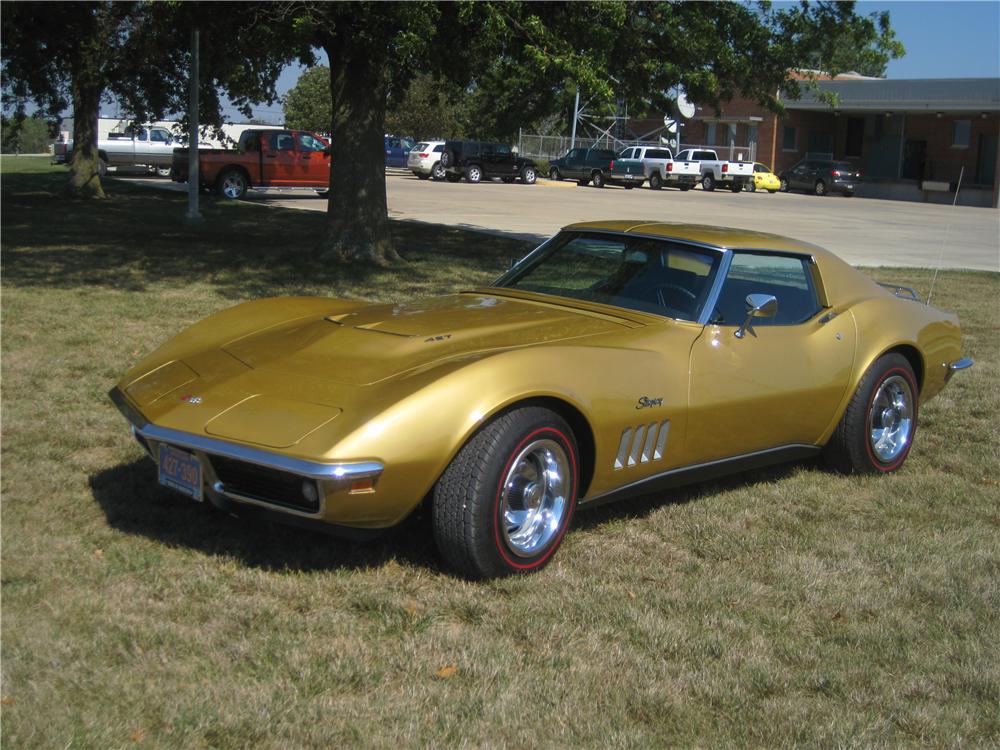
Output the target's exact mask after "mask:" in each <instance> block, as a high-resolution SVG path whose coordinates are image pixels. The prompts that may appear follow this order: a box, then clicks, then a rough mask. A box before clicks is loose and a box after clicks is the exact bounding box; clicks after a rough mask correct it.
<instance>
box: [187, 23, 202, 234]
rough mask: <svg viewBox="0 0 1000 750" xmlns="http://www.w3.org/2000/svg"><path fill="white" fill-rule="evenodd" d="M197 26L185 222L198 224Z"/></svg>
mask: <svg viewBox="0 0 1000 750" xmlns="http://www.w3.org/2000/svg"><path fill="white" fill-rule="evenodd" d="M198 64H199V59H198V28H197V27H195V28H193V29H192V30H191V81H190V84H189V92H188V207H187V213H185V214H184V223H185V224H200V223H201V222H202V221H204V219H203V218H202V215H201V212H200V211H199V210H198V197H199V194H198V189H199V187H200V185H199V180H198V124H199V117H198V82H199V81H200V80H201V76H200V74H199V71H198Z"/></svg>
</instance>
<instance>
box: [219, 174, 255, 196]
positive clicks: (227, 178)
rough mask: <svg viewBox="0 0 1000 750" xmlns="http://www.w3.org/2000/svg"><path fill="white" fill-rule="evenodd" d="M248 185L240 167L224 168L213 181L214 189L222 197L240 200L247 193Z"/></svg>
mask: <svg viewBox="0 0 1000 750" xmlns="http://www.w3.org/2000/svg"><path fill="white" fill-rule="evenodd" d="M249 187H250V185H249V183H248V182H247V176H246V174H245V173H244V172H243V170H242V169H236V168H232V169H226V170H224V171H223V172H222V174H220V175H219V179H218V180H216V182H215V191H216V192H217V193H218V194H219V195H221V196H222V197H223V198H229V199H230V200H237V201H238V200H240V199H241V198H242V197H243V196H245V195H246V194H247V189H248V188H249Z"/></svg>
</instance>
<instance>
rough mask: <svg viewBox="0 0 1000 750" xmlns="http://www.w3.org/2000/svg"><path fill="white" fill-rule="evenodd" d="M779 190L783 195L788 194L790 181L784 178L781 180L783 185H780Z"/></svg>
mask: <svg viewBox="0 0 1000 750" xmlns="http://www.w3.org/2000/svg"><path fill="white" fill-rule="evenodd" d="M778 190H780V191H781V192H782V193H787V192H788V180H786V179H785V178H784V177H782V178H781V183H780V184H779V185H778Z"/></svg>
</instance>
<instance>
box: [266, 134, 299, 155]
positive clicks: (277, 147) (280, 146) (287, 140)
mask: <svg viewBox="0 0 1000 750" xmlns="http://www.w3.org/2000/svg"><path fill="white" fill-rule="evenodd" d="M267 147H268V148H269V149H270V150H271V151H294V150H295V139H294V138H293V137H292V134H291V133H283V132H281V131H276V132H274V133H268V134H267Z"/></svg>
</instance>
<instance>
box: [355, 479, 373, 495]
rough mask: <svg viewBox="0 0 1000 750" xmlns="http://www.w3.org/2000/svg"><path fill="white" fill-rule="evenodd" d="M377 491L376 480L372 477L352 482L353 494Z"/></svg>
mask: <svg viewBox="0 0 1000 750" xmlns="http://www.w3.org/2000/svg"><path fill="white" fill-rule="evenodd" d="M374 491H375V479H374V478H372V477H366V478H365V479H357V480H355V481H353V482H351V494H352V495H356V494H361V493H365V492H374Z"/></svg>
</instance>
